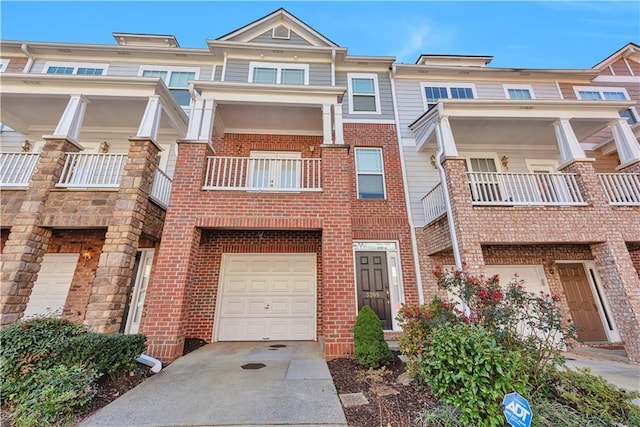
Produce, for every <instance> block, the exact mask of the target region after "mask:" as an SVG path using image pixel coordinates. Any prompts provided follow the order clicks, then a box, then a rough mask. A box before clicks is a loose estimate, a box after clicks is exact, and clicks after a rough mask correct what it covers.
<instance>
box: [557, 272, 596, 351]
mask: <svg viewBox="0 0 640 427" xmlns="http://www.w3.org/2000/svg"><path fill="white" fill-rule="evenodd" d="M557 267H558V274H559V275H560V281H562V286H563V287H564V292H565V294H566V297H567V302H568V303H569V310H570V311H571V317H572V320H573V323H574V324H575V325H576V327H577V328H578V329H577V332H578V338H579V339H580V340H582V341H607V335H606V334H605V332H604V328H603V327H602V320H600V314H598V308H597V307H596V302H595V300H594V299H593V293H592V292H591V287H590V286H589V281H588V279H587V274H586V272H585V270H584V266H583V265H582V264H557Z"/></svg>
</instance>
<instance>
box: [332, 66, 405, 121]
mask: <svg viewBox="0 0 640 427" xmlns="http://www.w3.org/2000/svg"><path fill="white" fill-rule="evenodd" d="M347 74H348V72H347V71H338V72H336V86H344V87H347V88H348V86H349V85H348V82H347ZM363 74H376V75H377V76H378V90H379V91H380V93H379V101H380V114H349V93H345V95H344V98H343V100H342V107H343V109H342V115H343V117H344V118H345V119H358V120H371V121H372V122H375V121H379V120H394V118H395V117H394V115H393V97H392V95H391V80H390V79H389V73H386V72H378V73H363Z"/></svg>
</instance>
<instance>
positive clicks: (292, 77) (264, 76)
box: [249, 62, 309, 85]
mask: <svg viewBox="0 0 640 427" xmlns="http://www.w3.org/2000/svg"><path fill="white" fill-rule="evenodd" d="M249 83H262V84H274V85H275V84H277V85H308V84H309V65H307V64H280V63H275V62H251V63H250V64H249Z"/></svg>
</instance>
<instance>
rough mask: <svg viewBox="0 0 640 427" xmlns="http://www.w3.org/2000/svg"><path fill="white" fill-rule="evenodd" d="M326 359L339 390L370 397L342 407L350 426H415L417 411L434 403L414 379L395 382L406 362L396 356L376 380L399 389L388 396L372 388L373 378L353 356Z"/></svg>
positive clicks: (432, 398) (402, 371)
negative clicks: (408, 382)
mask: <svg viewBox="0 0 640 427" xmlns="http://www.w3.org/2000/svg"><path fill="white" fill-rule="evenodd" d="M327 363H328V365H329V371H330V372H331V376H332V377H333V382H334V384H335V386H336V390H337V391H338V394H344V393H359V392H362V393H363V394H364V395H365V397H366V398H367V400H368V401H369V404H367V405H362V406H356V407H352V408H344V413H345V415H346V417H347V422H348V424H349V426H350V427H375V426H382V427H387V426H391V427H407V426H416V425H418V423H417V421H416V420H417V416H418V414H419V413H420V412H422V410H423V409H424V408H425V407H426V406H434V405H435V404H436V403H437V400H436V399H435V398H434V397H433V396H432V395H431V393H429V391H428V390H419V389H418V388H417V387H416V386H415V383H411V384H409V385H402V384H400V383H399V382H398V376H399V375H401V374H402V373H404V371H405V366H404V363H402V361H401V360H400V359H398V358H397V357H396V359H395V361H394V362H393V363H392V364H391V365H389V366H387V368H386V369H387V370H388V371H389V373H388V374H387V375H384V376H383V377H382V379H381V380H380V381H379V384H381V385H383V386H388V387H391V388H393V389H394V390H396V391H398V394H396V395H388V396H378V394H376V393H375V392H374V389H375V386H374V384H373V383H374V382H375V381H372V379H371V376H369V378H367V376H366V375H365V373H366V371H367V370H366V369H362V368H360V367H359V366H358V363H357V362H356V361H355V359H334V360H331V361H329V362H327ZM359 373H360V374H359ZM379 384H378V385H379Z"/></svg>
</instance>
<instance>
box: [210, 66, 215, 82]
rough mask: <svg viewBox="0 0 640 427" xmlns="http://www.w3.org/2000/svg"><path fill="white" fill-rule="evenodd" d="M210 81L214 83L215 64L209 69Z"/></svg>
mask: <svg viewBox="0 0 640 427" xmlns="http://www.w3.org/2000/svg"><path fill="white" fill-rule="evenodd" d="M211 81H212V82H215V81H216V64H213V66H212V67H211Z"/></svg>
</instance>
